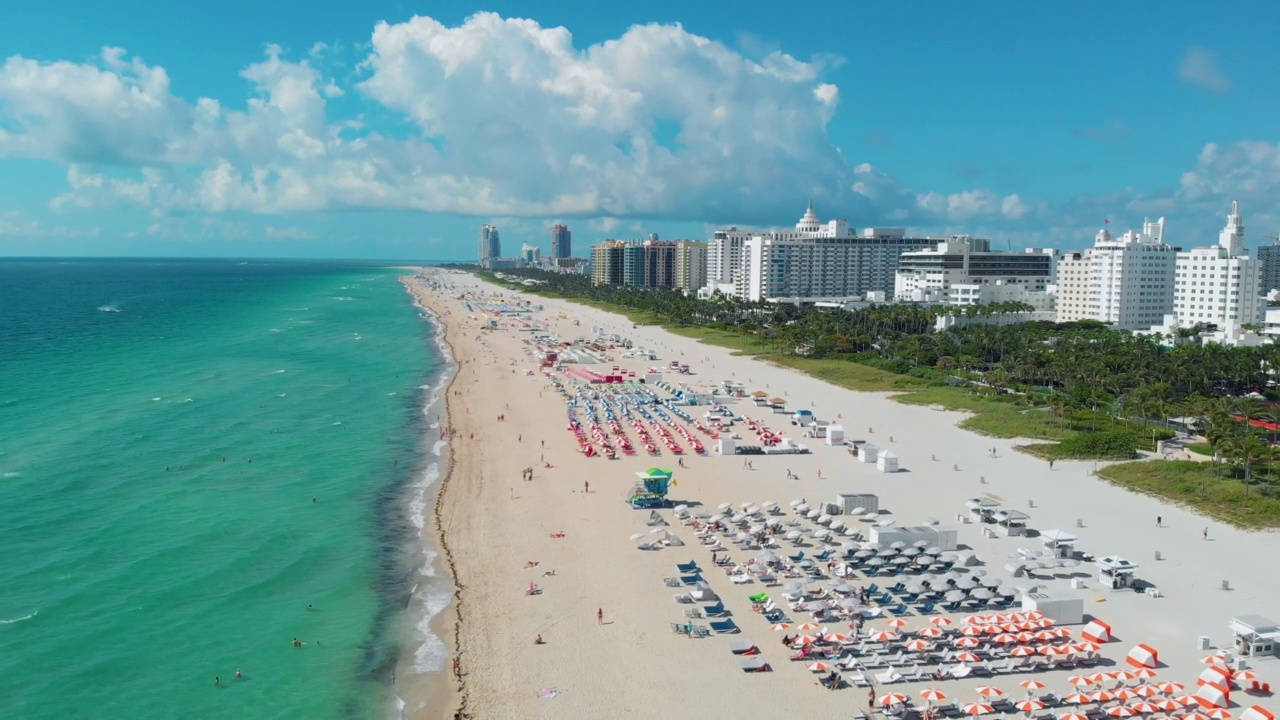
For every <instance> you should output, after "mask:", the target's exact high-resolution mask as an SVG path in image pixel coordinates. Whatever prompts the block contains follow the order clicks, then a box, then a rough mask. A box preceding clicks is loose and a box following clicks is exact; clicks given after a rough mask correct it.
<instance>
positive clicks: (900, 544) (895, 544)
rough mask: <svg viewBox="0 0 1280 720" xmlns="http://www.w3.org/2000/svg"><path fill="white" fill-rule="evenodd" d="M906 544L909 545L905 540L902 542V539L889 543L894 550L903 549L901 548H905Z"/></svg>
mask: <svg viewBox="0 0 1280 720" xmlns="http://www.w3.org/2000/svg"><path fill="white" fill-rule="evenodd" d="M906 546H907V544H906V543H904V542H902V541H901V540H898V541H896V542H891V543H889V547H891V548H893V549H894V550H901V549H903V548H905V547H906Z"/></svg>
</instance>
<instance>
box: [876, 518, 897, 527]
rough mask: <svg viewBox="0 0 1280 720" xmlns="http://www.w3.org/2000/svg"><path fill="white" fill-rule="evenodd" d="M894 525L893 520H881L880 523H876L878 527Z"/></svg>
mask: <svg viewBox="0 0 1280 720" xmlns="http://www.w3.org/2000/svg"><path fill="white" fill-rule="evenodd" d="M892 524H893V518H889V519H887V520H881V521H880V522H878V523H876V525H879V526H880V527H889V526H890V525H892Z"/></svg>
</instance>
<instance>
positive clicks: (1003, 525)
mask: <svg viewBox="0 0 1280 720" xmlns="http://www.w3.org/2000/svg"><path fill="white" fill-rule="evenodd" d="M993 517H994V518H995V521H996V527H998V528H1000V532H1002V533H1004V534H1005V535H1006V536H1008V537H1018V536H1022V535H1026V534H1027V521H1028V520H1030V519H1031V516H1030V515H1028V514H1026V513H1024V512H1022V511H1021V510H1010V509H1007V508H1006V509H1003V510H997V511H996V512H995V515H994V516H993Z"/></svg>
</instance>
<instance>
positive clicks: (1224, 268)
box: [1165, 202, 1267, 334]
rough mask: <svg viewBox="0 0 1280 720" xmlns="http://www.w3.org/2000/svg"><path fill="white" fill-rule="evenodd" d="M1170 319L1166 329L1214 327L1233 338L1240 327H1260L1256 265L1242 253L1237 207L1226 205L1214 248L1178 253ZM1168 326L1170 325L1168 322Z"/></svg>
mask: <svg viewBox="0 0 1280 720" xmlns="http://www.w3.org/2000/svg"><path fill="white" fill-rule="evenodd" d="M1176 271H1177V274H1176V276H1175V284H1174V294H1173V311H1172V317H1170V318H1166V319H1165V320H1166V322H1165V325H1166V326H1170V325H1171V326H1176V327H1184V328H1189V327H1194V326H1195V325H1197V324H1206V325H1217V326H1218V329H1219V330H1222V331H1225V332H1227V333H1228V334H1234V332H1235V330H1236V329H1237V328H1238V327H1239V326H1241V325H1258V324H1261V323H1262V321H1263V313H1264V312H1265V310H1266V304H1267V303H1266V299H1265V298H1264V297H1263V295H1264V294H1265V288H1263V287H1262V263H1261V262H1260V261H1259V260H1258V259H1256V258H1252V257H1249V252H1248V250H1246V249H1245V247H1244V222H1243V220H1242V218H1241V217H1240V203H1238V202H1232V203H1231V214H1230V215H1228V216H1227V224H1226V226H1225V227H1223V228H1222V232H1220V233H1219V234H1218V244H1217V245H1214V246H1212V247H1204V248H1195V249H1194V250H1191V251H1190V252H1183V253H1178V260H1177V270H1176ZM1170 321H1172V322H1170Z"/></svg>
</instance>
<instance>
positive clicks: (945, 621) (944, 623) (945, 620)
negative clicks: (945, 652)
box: [929, 615, 956, 628]
mask: <svg viewBox="0 0 1280 720" xmlns="http://www.w3.org/2000/svg"><path fill="white" fill-rule="evenodd" d="M929 623H930V624H931V625H933V626H934V627H940V628H944V627H951V626H952V625H955V624H956V621H955V620H952V619H951V618H949V617H947V616H945V615H939V616H937V617H932V618H929Z"/></svg>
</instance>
